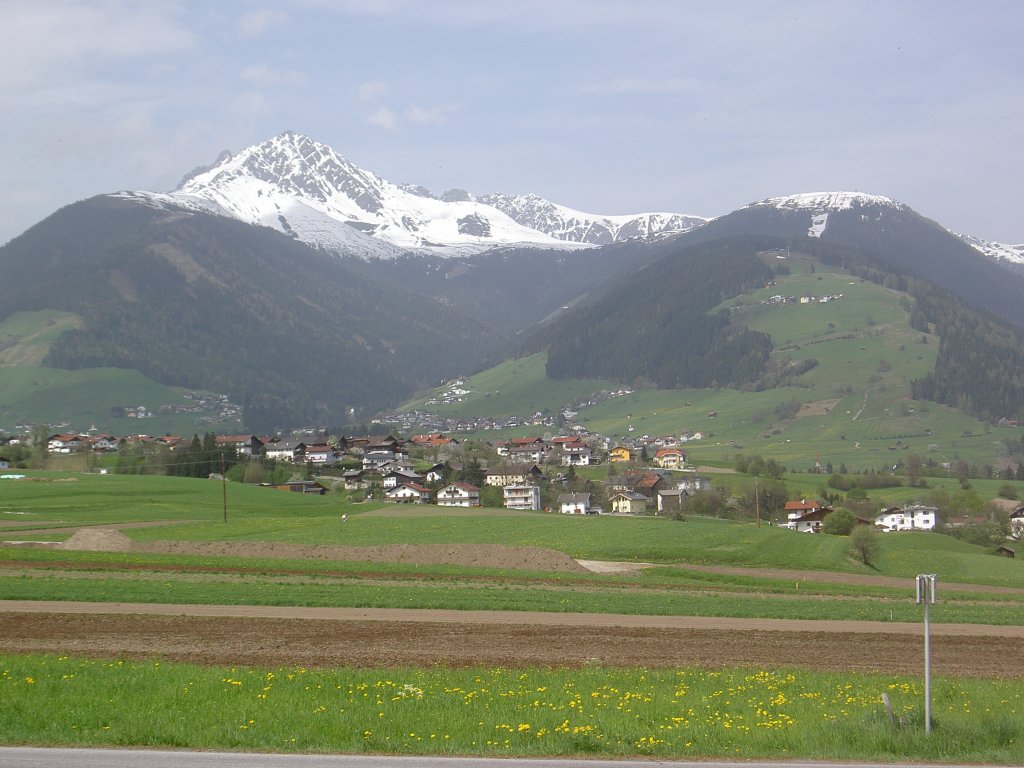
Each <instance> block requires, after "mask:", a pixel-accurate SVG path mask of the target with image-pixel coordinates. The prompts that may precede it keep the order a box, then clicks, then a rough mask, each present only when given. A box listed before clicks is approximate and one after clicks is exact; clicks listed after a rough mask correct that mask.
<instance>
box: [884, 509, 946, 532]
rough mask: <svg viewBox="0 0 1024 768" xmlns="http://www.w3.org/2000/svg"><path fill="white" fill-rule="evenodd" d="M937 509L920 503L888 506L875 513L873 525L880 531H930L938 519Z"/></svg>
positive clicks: (933, 528)
mask: <svg viewBox="0 0 1024 768" xmlns="http://www.w3.org/2000/svg"><path fill="white" fill-rule="evenodd" d="M938 512H939V511H938V509H936V508H935V507H926V506H924V505H922V504H910V505H908V506H906V507H890V508H889V509H883V510H882V511H881V513H880V514H878V515H875V525H876V526H878V528H879V529H880V530H882V531H886V532H889V531H932V530H935V523H936V520H937V519H938Z"/></svg>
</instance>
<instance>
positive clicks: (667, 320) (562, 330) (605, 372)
mask: <svg viewBox="0 0 1024 768" xmlns="http://www.w3.org/2000/svg"><path fill="white" fill-rule="evenodd" d="M761 245H763V241H761V240H756V241H755V240H750V239H740V240H734V241H728V242H725V243H716V244H709V245H701V246H697V247H693V248H685V249H681V250H679V251H678V252H676V253H675V254H673V255H671V256H669V257H667V258H664V259H662V260H660V261H658V262H656V263H654V264H651V265H649V266H646V267H644V268H642V269H640V270H638V271H637V272H635V273H634V274H633V275H632V276H631V277H629V278H628V279H626V280H624V281H622V283H621V284H620V285H618V286H616V287H615V289H614V290H612V291H611V292H609V293H608V294H606V295H605V296H604V297H602V298H600V299H598V300H597V301H595V302H593V303H592V304H589V305H587V306H585V307H583V308H581V309H579V310H577V311H575V312H572V313H571V314H569V315H568V316H566V317H565V318H563V319H561V320H560V321H558V322H556V323H554V324H552V326H551V327H549V328H548V329H545V330H544V331H542V332H541V333H540V334H538V335H537V336H535V337H534V339H533V340H532V341H531V344H534V345H537V346H542V345H543V346H547V349H548V363H547V375H548V376H549V377H551V378H555V379H558V378H573V377H603V378H609V379H613V380H618V381H628V382H633V381H634V380H636V379H641V380H646V381H647V382H649V383H650V384H653V385H654V386H657V387H660V388H674V387H717V386H726V385H739V384H745V383H749V382H752V381H755V380H756V379H758V378H759V377H760V376H761V374H762V373H763V372H764V367H765V363H766V362H767V360H768V354H769V352H770V351H771V339H770V338H769V337H768V336H767V335H766V334H763V333H759V332H754V331H750V330H747V329H746V328H745V327H742V326H734V325H733V324H732V323H731V322H730V319H729V316H728V313H727V312H720V313H716V314H709V311H710V310H711V309H713V308H714V307H715V306H716V305H718V304H719V303H720V302H722V301H723V300H725V299H727V298H730V297H732V296H735V295H737V294H739V293H743V292H744V291H747V290H750V289H753V288H756V287H760V286H762V285H764V284H765V283H766V282H767V281H768V280H770V279H771V278H772V274H773V273H772V271H771V270H770V269H769V268H768V267H766V266H765V265H764V263H762V262H761V260H760V259H758V258H757V256H756V253H757V251H758V250H760V246H761Z"/></svg>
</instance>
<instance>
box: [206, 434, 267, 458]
mask: <svg viewBox="0 0 1024 768" xmlns="http://www.w3.org/2000/svg"><path fill="white" fill-rule="evenodd" d="M213 440H214V443H215V444H216V446H217V447H218V448H234V449H235V451H236V452H237V453H238V455H239V456H246V457H250V456H259V455H260V449H262V448H263V441H262V440H260V439H259V438H258V437H257V436H256V435H217V436H216V437H215V438H214V439H213Z"/></svg>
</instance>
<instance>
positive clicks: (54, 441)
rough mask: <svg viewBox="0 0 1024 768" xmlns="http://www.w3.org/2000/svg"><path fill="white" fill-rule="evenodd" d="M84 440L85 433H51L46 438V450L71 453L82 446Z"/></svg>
mask: <svg viewBox="0 0 1024 768" xmlns="http://www.w3.org/2000/svg"><path fill="white" fill-rule="evenodd" d="M84 440H85V435H76V434H63V435H50V437H48V438H47V440H46V450H48V451H49V452H50V453H71V452H72V451H75V450H77V449H78V448H81V447H82V443H83V441H84Z"/></svg>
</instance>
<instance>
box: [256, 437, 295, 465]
mask: <svg viewBox="0 0 1024 768" xmlns="http://www.w3.org/2000/svg"><path fill="white" fill-rule="evenodd" d="M305 453H306V444H305V443H303V442H300V441H298V440H279V441H277V442H276V443H267V445H265V446H264V447H263V455H264V456H266V457H267V458H268V459H273V460H274V461H288V462H296V461H298V462H301V461H302V457H303V456H304V455H305Z"/></svg>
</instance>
